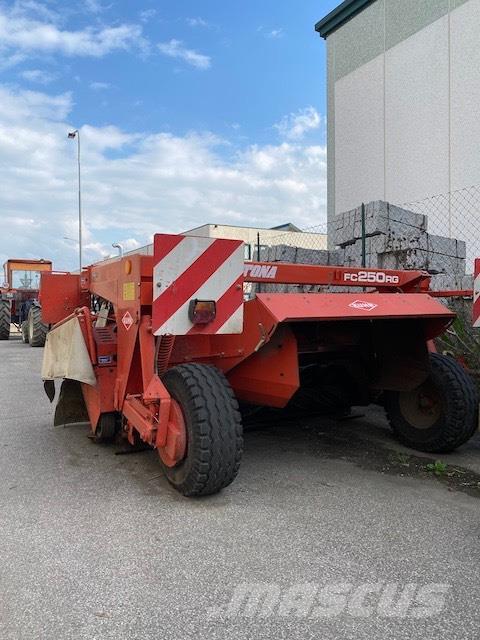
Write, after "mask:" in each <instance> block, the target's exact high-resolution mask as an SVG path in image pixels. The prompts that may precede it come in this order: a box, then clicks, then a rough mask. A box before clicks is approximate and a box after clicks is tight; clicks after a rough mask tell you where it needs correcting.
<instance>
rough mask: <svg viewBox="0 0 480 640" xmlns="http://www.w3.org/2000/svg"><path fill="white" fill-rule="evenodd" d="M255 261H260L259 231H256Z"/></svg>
mask: <svg viewBox="0 0 480 640" xmlns="http://www.w3.org/2000/svg"><path fill="white" fill-rule="evenodd" d="M257 261H258V262H260V232H259V231H257Z"/></svg>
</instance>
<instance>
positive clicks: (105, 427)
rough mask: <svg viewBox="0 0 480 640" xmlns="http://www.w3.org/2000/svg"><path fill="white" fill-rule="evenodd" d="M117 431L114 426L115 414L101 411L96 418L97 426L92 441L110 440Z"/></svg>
mask: <svg viewBox="0 0 480 640" xmlns="http://www.w3.org/2000/svg"><path fill="white" fill-rule="evenodd" d="M116 432H117V428H116V414H115V413H102V414H101V415H100V418H99V420H98V424H97V428H96V430H95V436H94V438H93V439H94V441H95V442H98V443H100V442H112V440H113V439H114V438H115V434H116Z"/></svg>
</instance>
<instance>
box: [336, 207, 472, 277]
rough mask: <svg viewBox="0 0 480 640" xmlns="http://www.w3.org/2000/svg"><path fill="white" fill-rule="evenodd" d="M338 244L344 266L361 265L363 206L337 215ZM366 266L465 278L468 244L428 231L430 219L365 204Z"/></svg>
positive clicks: (402, 210)
mask: <svg viewBox="0 0 480 640" xmlns="http://www.w3.org/2000/svg"><path fill="white" fill-rule="evenodd" d="M335 227H336V242H337V244H339V245H340V250H341V251H343V264H344V265H345V266H351V267H359V266H360V265H361V264H362V239H361V237H362V224H361V207H357V209H354V210H352V211H347V212H346V213H344V214H340V215H339V216H336V219H335ZM365 236H366V237H365V266H366V267H371V268H380V269H422V270H426V271H430V272H432V273H445V274H450V275H455V276H462V275H465V257H466V247H465V243H464V242H462V241H460V240H456V239H454V238H445V237H443V236H436V235H432V234H429V233H428V232H427V218H426V216H423V215H421V214H418V213H414V212H413V211H408V210H406V209H402V208H401V207H397V206H394V205H390V204H389V203H387V202H383V201H380V200H378V201H375V202H370V203H369V204H367V205H365Z"/></svg>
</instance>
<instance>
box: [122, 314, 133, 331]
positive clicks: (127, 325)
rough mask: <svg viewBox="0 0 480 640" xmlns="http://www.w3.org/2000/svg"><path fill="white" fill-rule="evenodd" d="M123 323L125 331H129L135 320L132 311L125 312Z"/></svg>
mask: <svg viewBox="0 0 480 640" xmlns="http://www.w3.org/2000/svg"><path fill="white" fill-rule="evenodd" d="M122 323H123V326H124V327H125V329H126V330H127V331H128V330H129V329H130V327H131V326H132V324H133V318H132V315H131V313H130V311H125V313H124V314H123V318H122Z"/></svg>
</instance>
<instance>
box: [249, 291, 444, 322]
mask: <svg viewBox="0 0 480 640" xmlns="http://www.w3.org/2000/svg"><path fill="white" fill-rule="evenodd" d="M257 298H258V300H259V302H260V303H261V304H263V305H264V306H265V307H266V308H267V309H268V311H269V312H270V313H271V314H272V316H274V317H275V319H276V320H277V322H288V321H293V320H375V319H380V318H386V319H394V318H438V319H440V318H443V319H445V320H447V321H448V320H451V319H453V318H454V317H455V314H454V313H453V312H452V311H450V310H449V309H447V308H446V307H445V306H443V305H442V304H441V303H440V302H438V301H437V300H434V299H433V298H432V297H431V296H429V295H428V294H423V293H368V294H363V295H362V293H308V294H303V293H259V294H257Z"/></svg>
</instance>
